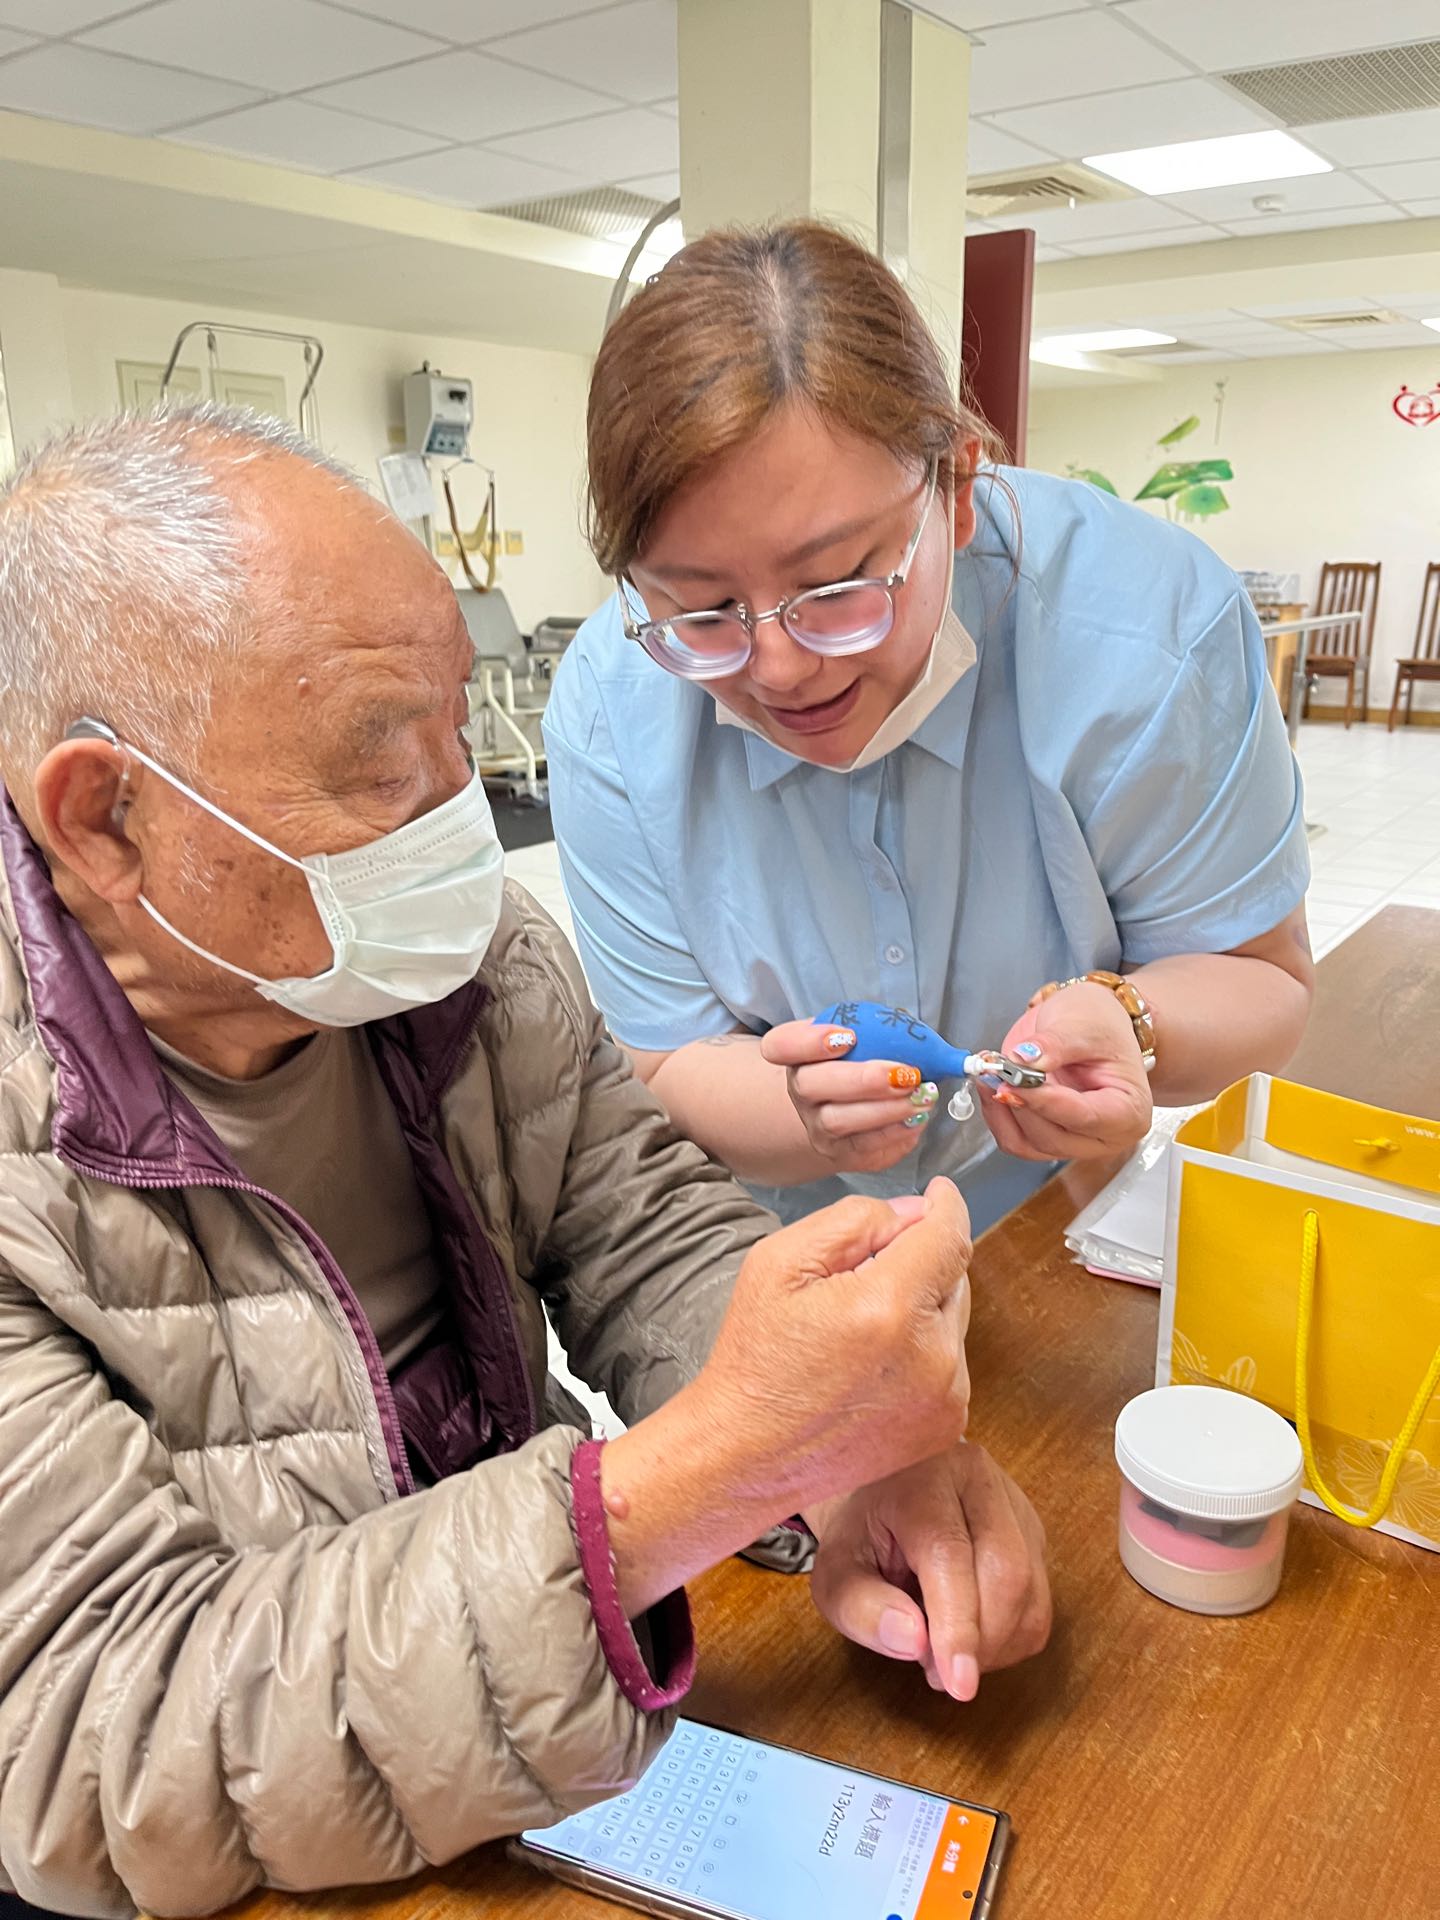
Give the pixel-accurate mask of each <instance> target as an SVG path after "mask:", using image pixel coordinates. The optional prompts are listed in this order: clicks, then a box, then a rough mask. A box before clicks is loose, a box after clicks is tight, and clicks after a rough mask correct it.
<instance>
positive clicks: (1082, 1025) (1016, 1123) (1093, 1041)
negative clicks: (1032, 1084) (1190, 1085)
mask: <svg viewBox="0 0 1440 1920" xmlns="http://www.w3.org/2000/svg"><path fill="white" fill-rule="evenodd" d="M1002 1051H1003V1052H1005V1053H1009V1054H1014V1055H1015V1056H1016V1057H1017V1058H1019V1059H1021V1060H1023V1061H1024V1062H1025V1063H1026V1065H1027V1066H1034V1067H1042V1068H1043V1069H1044V1070H1045V1076H1046V1077H1045V1085H1044V1086H1043V1087H1036V1088H1034V1089H1030V1088H1027V1089H1026V1090H1025V1091H1024V1092H1016V1091H1014V1090H1013V1089H1012V1088H1010V1087H1002V1088H1001V1089H1000V1090H999V1092H994V1091H992V1090H991V1089H990V1088H988V1087H982V1088H981V1089H980V1093H981V1101H980V1104H981V1110H982V1112H983V1113H984V1115H985V1120H986V1123H987V1125H988V1126H989V1128H990V1131H991V1133H993V1134H994V1136H995V1139H996V1141H997V1143H998V1144H999V1145H1000V1146H1002V1147H1003V1148H1004V1149H1005V1151H1006V1153H1013V1154H1014V1155H1015V1156H1016V1157H1017V1159H1020V1160H1098V1159H1103V1158H1105V1157H1107V1156H1108V1155H1110V1154H1115V1153H1128V1152H1129V1151H1130V1150H1131V1148H1132V1147H1136V1146H1138V1145H1139V1144H1140V1142H1141V1141H1142V1140H1143V1139H1144V1138H1145V1136H1146V1134H1147V1133H1148V1132H1149V1131H1150V1120H1151V1114H1152V1111H1153V1109H1152V1105H1151V1099H1150V1083H1149V1080H1148V1078H1147V1076H1146V1073H1145V1065H1144V1062H1143V1061H1142V1060H1141V1058H1140V1045H1139V1042H1138V1041H1137V1040H1136V1038H1135V1029H1134V1027H1133V1026H1132V1025H1131V1023H1130V1016H1129V1014H1127V1013H1126V1011H1125V1009H1124V1008H1123V1007H1122V1006H1121V1005H1120V1002H1119V1001H1118V1000H1117V999H1116V998H1115V996H1114V994H1113V993H1111V992H1110V990H1109V988H1108V987H1101V986H1097V985H1095V983H1094V982H1093V981H1085V982H1082V983H1081V984H1080V985H1078V986H1074V987H1066V988H1065V990H1064V992H1063V993H1057V994H1052V996H1051V997H1050V999H1048V1000H1042V1001H1041V1002H1040V1004H1039V1005H1038V1006H1034V1007H1030V1008H1028V1009H1027V1010H1026V1012H1024V1013H1023V1014H1021V1016H1020V1018H1019V1019H1018V1020H1017V1021H1016V1022H1015V1024H1014V1026H1013V1027H1011V1029H1010V1031H1009V1033H1007V1034H1006V1036H1005V1040H1004V1044H1003V1047H1002Z"/></svg>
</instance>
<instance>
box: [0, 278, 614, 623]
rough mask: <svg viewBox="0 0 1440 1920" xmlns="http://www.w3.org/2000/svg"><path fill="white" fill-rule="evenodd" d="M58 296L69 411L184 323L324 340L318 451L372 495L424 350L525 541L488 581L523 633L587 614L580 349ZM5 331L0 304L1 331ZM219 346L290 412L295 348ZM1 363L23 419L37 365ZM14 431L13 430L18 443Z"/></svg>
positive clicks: (89, 409) (467, 481) (99, 295)
mask: <svg viewBox="0 0 1440 1920" xmlns="http://www.w3.org/2000/svg"><path fill="white" fill-rule="evenodd" d="M28 277H29V278H36V277H37V276H28ZM52 284H53V283H52ZM0 292H3V288H0ZM58 297H59V314H60V321H61V324H62V326H63V335H64V359H65V363H66V365H67V367H68V376H69V391H68V394H67V395H66V404H67V407H69V408H71V409H72V410H73V417H74V418H76V419H86V418H90V417H92V416H94V415H96V414H101V413H107V412H112V411H114V409H115V408H116V407H117V406H118V405H119V395H120V390H119V384H118V379H117V375H116V362H117V360H139V361H160V362H163V361H164V360H166V359H167V358H168V356H169V352H170V347H171V344H172V342H173V341H174V338H175V335H176V333H177V332H178V331H179V329H180V328H181V326H182V325H184V324H185V323H186V322H187V321H190V320H196V319H210V320H217V321H226V320H229V321H234V322H237V323H239V324H242V325H252V326H271V327H280V328H285V329H287V330H289V331H293V332H307V331H308V332H313V333H316V334H318V335H319V336H320V338H321V340H322V341H323V343H324V347H325V362H324V367H323V369H322V372H321V375H320V381H319V385H318V388H317V393H318V396H319V414H320V437H321V439H322V440H323V442H324V444H325V446H326V448H327V450H328V451H329V452H331V453H334V454H337V455H338V456H339V457H340V458H341V459H343V460H346V461H348V462H350V464H351V465H353V466H354V467H356V468H357V469H358V470H359V472H360V473H361V474H362V476H363V477H364V478H365V479H366V480H367V482H369V483H370V484H371V485H373V486H375V487H376V489H377V491H378V482H377V475H376V467H375V462H376V459H377V457H378V456H379V455H380V454H381V453H384V452H387V451H389V450H390V441H389V429H390V428H391V426H392V425H393V426H396V427H398V426H399V425H400V422H401V398H400V391H401V390H400V382H401V379H402V377H403V376H404V375H405V374H406V373H409V372H412V371H413V370H414V369H415V368H416V367H418V366H419V365H420V362H421V361H422V360H423V359H428V360H429V361H430V362H431V364H432V365H435V366H440V367H443V369H444V371H445V372H446V373H452V374H460V375H464V376H466V377H467V378H469V379H470V380H472V381H473V382H474V385H475V430H474V433H473V435H472V438H471V446H472V450H473V451H474V453H475V456H476V458H477V459H478V460H482V461H484V462H485V463H486V464H487V465H489V466H493V467H494V468H495V470H496V485H497V489H498V507H499V515H500V523H501V525H502V527H506V528H512V529H518V530H519V531H520V532H521V533H523V534H524V537H525V551H524V553H523V554H522V555H519V556H517V557H515V558H513V559H505V558H502V560H501V562H500V578H499V584H500V585H501V586H503V588H504V589H505V592H506V594H507V595H508V597H509V600H510V604H511V606H512V607H513V609H514V611H515V616H516V619H517V620H518V621H519V623H520V625H521V626H522V627H523V628H525V629H526V630H529V629H530V628H531V627H533V626H534V625H535V624H536V623H537V622H538V621H540V620H542V619H543V618H544V617H545V615H546V614H549V613H577V614H583V613H588V612H589V611H590V609H591V608H592V607H594V606H595V605H597V604H598V602H599V601H600V600H601V599H602V598H603V596H604V593H605V583H604V582H603V581H602V579H601V578H600V575H599V574H598V573H597V571H596V569H595V567H594V565H593V563H592V561H591V559H590V556H589V552H588V550H587V549H586V547H585V544H584V541H583V538H582V536H581V533H580V499H581V484H582V470H583V449H584V421H585V392H586V384H587V381H588V379H589V362H588V361H587V360H586V359H584V358H583V357H582V356H580V355H578V354H567V353H552V352H544V351H540V350H537V349H530V348H524V347H505V346H495V345H488V344H486V343H484V342H479V341H474V340H455V339H445V338H443V337H437V336H433V335H426V336H420V335H412V334H398V333H386V332H381V331H379V330H377V329H375V328H370V327H346V326H337V325H335V324H334V323H333V322H331V321H319V322H313V321H306V320H304V319H303V318H297V317H296V316H294V315H285V314H265V313H242V312H227V311H224V310H222V309H213V308H206V309H203V310H202V309H200V308H198V307H195V306H191V305H189V304H181V303H178V302H174V301H165V300H151V299H144V298H140V297H138V296H135V295H132V294H122V293H108V292H101V291H95V290H92V289H87V288H79V287H67V286H61V287H59V289H58ZM4 327H5V314H4V311H3V308H0V339H3V338H4V337H5V334H4ZM219 347H220V363H221V365H222V366H224V367H228V368H236V369H243V370H244V371H246V372H257V371H258V372H279V373H283V374H284V376H285V378H286V382H287V390H288V400H289V405H290V408H291V411H292V413H293V410H294V407H295V403H296V400H297V398H298V394H299V387H300V380H301V374H302V368H301V361H300V353H299V349H298V348H294V347H290V348H284V347H279V346H276V345H274V344H272V343H270V342H267V341H242V340H231V339H226V338H225V337H224V336H221V338H220V341H219ZM192 348H193V349H194V350H193V352H192V351H191V349H192ZM184 359H185V361H186V363H187V364H197V365H200V366H202V367H203V365H204V363H205V351H204V344H203V341H202V340H200V339H198V338H192V341H191V342H190V343H189V345H188V346H187V349H186V352H185V355H184ZM6 361H7V376H8V384H9V388H10V401H11V408H12V413H14V412H16V411H17V410H19V409H21V408H22V407H23V409H24V410H25V412H26V416H27V417H28V418H34V417H36V413H37V407H36V405H35V404H34V402H36V401H38V400H39V399H40V396H39V395H38V394H35V393H34V392H33V388H34V387H35V386H38V385H40V384H43V380H44V377H45V376H43V375H42V374H41V373H40V372H39V370H38V369H36V370H35V371H34V373H33V377H31V378H27V374H29V373H30V372H31V369H33V368H35V363H34V360H33V357H31V356H23V355H17V354H15V353H7V357H6ZM51 410H52V411H53V408H52V409H51ZM17 427H18V423H17ZM25 437H27V438H28V437H29V436H28V435H27V436H25ZM21 438H22V436H21V434H20V433H19V431H18V430H17V433H16V439H17V441H19V440H21ZM454 485H455V492H456V501H457V505H458V507H459V512H460V518H461V521H462V524H464V525H465V526H467V527H469V526H473V524H474V522H475V520H476V519H477V518H478V517H479V513H480V509H481V507H482V505H483V504H484V484H483V477H482V476H481V475H479V474H477V473H474V472H463V471H462V472H461V473H458V474H457V475H456V476H455V478H454Z"/></svg>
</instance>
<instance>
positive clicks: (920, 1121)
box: [905, 1107, 930, 1127]
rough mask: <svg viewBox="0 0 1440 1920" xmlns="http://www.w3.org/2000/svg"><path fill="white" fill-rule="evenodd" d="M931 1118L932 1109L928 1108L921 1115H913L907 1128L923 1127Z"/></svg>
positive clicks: (907, 1122)
mask: <svg viewBox="0 0 1440 1920" xmlns="http://www.w3.org/2000/svg"><path fill="white" fill-rule="evenodd" d="M929 1118H930V1108H929V1107H926V1108H925V1109H924V1111H923V1112H921V1113H912V1114H911V1115H910V1117H909V1119H908V1120H907V1121H906V1122H905V1124H906V1126H907V1127H923V1126H924V1125H925V1124H926V1123H927V1122H928V1120H929Z"/></svg>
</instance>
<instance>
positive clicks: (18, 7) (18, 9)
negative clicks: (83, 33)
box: [0, 0, 134, 35]
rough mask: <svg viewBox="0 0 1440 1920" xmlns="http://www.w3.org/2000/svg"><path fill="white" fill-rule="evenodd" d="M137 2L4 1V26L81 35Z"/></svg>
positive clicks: (0, 18) (0, 3) (0, 17)
mask: <svg viewBox="0 0 1440 1920" xmlns="http://www.w3.org/2000/svg"><path fill="white" fill-rule="evenodd" d="M133 4H134V0H0V26H4V27H20V28H22V29H23V30H24V31H26V32H29V33H42V34H52V35H58V34H62V33H78V32H79V31H80V29H81V27H93V26H94V25H95V22H96V21H97V20H108V19H109V18H110V16H111V14H115V13H124V12H125V11H126V8H127V6H133Z"/></svg>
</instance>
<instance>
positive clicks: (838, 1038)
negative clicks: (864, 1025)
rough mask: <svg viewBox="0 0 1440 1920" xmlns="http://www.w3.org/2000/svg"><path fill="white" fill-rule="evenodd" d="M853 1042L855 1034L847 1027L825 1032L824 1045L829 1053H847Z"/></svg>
mask: <svg viewBox="0 0 1440 1920" xmlns="http://www.w3.org/2000/svg"><path fill="white" fill-rule="evenodd" d="M854 1044H855V1036H854V1034H853V1033H851V1031H850V1029H849V1028H848V1027H840V1028H838V1029H837V1030H836V1031H835V1032H834V1033H827V1034H826V1036H825V1045H826V1046H827V1047H828V1048H829V1049H830V1051H831V1053H848V1052H849V1051H850V1049H851V1047H853V1046H854Z"/></svg>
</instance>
